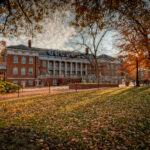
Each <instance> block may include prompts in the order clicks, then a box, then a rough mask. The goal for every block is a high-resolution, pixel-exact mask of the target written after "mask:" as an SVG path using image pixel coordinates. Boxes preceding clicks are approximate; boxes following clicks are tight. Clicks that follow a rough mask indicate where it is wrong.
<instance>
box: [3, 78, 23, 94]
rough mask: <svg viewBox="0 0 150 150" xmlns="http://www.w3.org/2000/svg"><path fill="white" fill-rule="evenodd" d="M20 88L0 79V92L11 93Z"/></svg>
mask: <svg viewBox="0 0 150 150" xmlns="http://www.w3.org/2000/svg"><path fill="white" fill-rule="evenodd" d="M18 88H19V89H20V86H18V85H16V84H13V83H11V82H6V81H0V93H13V92H16V91H17V90H18Z"/></svg>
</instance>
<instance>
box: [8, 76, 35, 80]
mask: <svg viewBox="0 0 150 150" xmlns="http://www.w3.org/2000/svg"><path fill="white" fill-rule="evenodd" d="M7 79H21V80H24V79H36V78H15V77H8V78H7Z"/></svg>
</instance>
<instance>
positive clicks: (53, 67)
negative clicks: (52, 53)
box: [53, 61, 55, 76]
mask: <svg viewBox="0 0 150 150" xmlns="http://www.w3.org/2000/svg"><path fill="white" fill-rule="evenodd" d="M53 76H55V61H53Z"/></svg>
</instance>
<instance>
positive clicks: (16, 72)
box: [13, 67, 18, 75]
mask: <svg viewBox="0 0 150 150" xmlns="http://www.w3.org/2000/svg"><path fill="white" fill-rule="evenodd" d="M15 69H16V70H15ZM17 74H18V68H17V67H14V68H13V75H17Z"/></svg>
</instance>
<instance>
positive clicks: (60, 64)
mask: <svg viewBox="0 0 150 150" xmlns="http://www.w3.org/2000/svg"><path fill="white" fill-rule="evenodd" d="M59 75H60V76H61V61H59Z"/></svg>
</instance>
